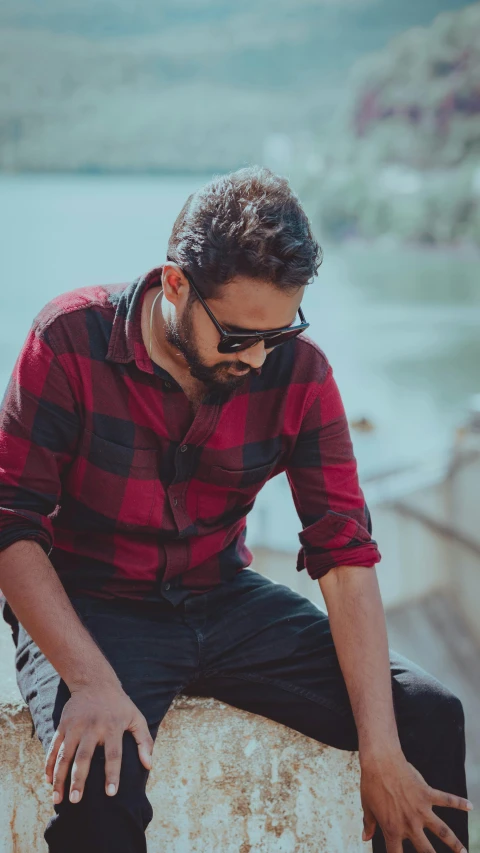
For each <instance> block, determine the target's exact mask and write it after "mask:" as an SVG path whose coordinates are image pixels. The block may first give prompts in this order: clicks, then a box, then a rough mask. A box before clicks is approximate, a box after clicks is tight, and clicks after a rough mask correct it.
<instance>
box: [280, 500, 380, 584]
mask: <svg viewBox="0 0 480 853" xmlns="http://www.w3.org/2000/svg"><path fill="white" fill-rule="evenodd" d="M299 539H300V542H301V543H302V546H303V547H302V548H301V549H300V551H299V553H298V558H297V571H298V572H300V571H302V570H303V569H306V570H307V572H308V574H309V575H310V577H311V578H312V579H313V580H317V579H318V578H320V577H322V576H323V575H325V574H326V573H327V572H328V571H329V570H330V569H333V568H335V566H365V567H366V568H372V567H373V566H375V565H376V564H377V563H379V562H380V560H381V559H382V555H381V554H380V551H379V550H378V546H377V543H376V542H375V540H374V539H372V537H371V535H370V533H369V531H368V529H367V528H366V527H364V526H363V525H362V524H361V523H360V522H359V521H357V520H356V519H355V518H352V517H351V516H346V515H342V514H341V513H334V512H330V511H329V512H327V514H326V515H325V516H323V517H322V518H320V519H319V520H318V521H316V522H315V523H314V524H312V525H310V526H309V527H307V528H305V529H304V530H303V531H302V533H300V534H299Z"/></svg>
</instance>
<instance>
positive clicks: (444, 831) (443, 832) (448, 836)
mask: <svg viewBox="0 0 480 853" xmlns="http://www.w3.org/2000/svg"><path fill="white" fill-rule="evenodd" d="M428 828H429V829H430V830H431V831H432V832H434V833H435V835H438V837H439V838H441V839H442V841H443V842H444V843H445V844H447V846H448V847H451V848H452V850H454V851H455V853H462V851H463V850H464V849H465V848H464V846H463V844H462V842H461V841H459V840H458V838H457V836H456V835H455V833H454V832H452V830H451V829H450V827H449V826H447V824H446V823H444V822H443V820H440V818H439V817H436V816H435V817H433V818H432V820H431V822H430V823H429V824H428Z"/></svg>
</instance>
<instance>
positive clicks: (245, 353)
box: [238, 341, 267, 367]
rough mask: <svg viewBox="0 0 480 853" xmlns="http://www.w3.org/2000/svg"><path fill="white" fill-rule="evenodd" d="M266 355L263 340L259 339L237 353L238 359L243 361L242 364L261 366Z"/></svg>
mask: <svg viewBox="0 0 480 853" xmlns="http://www.w3.org/2000/svg"><path fill="white" fill-rule="evenodd" d="M266 357H267V353H266V352H265V344H264V342H263V341H259V342H258V344H255V345H254V346H253V347H249V348H248V349H244V350H240V352H239V353H238V359H239V361H241V362H243V364H248V365H249V367H261V366H262V364H263V362H264V361H265V359H266Z"/></svg>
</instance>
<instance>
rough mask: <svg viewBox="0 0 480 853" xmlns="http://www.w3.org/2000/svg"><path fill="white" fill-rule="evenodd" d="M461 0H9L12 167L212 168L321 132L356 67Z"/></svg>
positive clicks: (3, 152) (4, 71)
mask: <svg viewBox="0 0 480 853" xmlns="http://www.w3.org/2000/svg"><path fill="white" fill-rule="evenodd" d="M463 5H464V4H463V3H462V2H460V0H422V2H420V3H419V2H418V0H323V1H322V0H317V2H312V0H278V2H277V3H275V4H272V3H270V2H267V0H244V2H243V3H241V4H234V3H230V2H227V0H163V2H162V3H152V2H151V0H137V2H135V3H131V2H130V0H128V2H127V0H83V2H80V0H69V2H68V3H65V2H63V0H43V2H38V0H3V2H2V4H1V5H0V79H1V86H0V169H4V170H10V171H15V170H23V169H35V170H45V169H47V170H57V169H58V170H122V171H137V170H141V171H143V170H150V169H151V170H180V171H187V170H211V169H228V168H231V167H235V166H238V165H241V164H243V163H246V162H252V161H258V160H262V159H263V157H264V151H265V148H264V143H265V139H266V137H268V136H269V135H272V134H286V135H287V136H289V137H290V138H291V139H292V140H293V141H294V142H295V140H296V139H297V138H300V137H302V134H303V135H304V134H305V132H307V133H313V134H315V133H320V131H322V129H323V128H324V127H325V125H326V124H327V123H328V121H329V119H330V116H331V115H332V111H333V110H334V109H335V107H336V106H337V104H338V102H339V101H340V100H341V99H342V98H343V97H344V94H345V84H346V79H347V74H348V70H349V68H350V67H351V65H352V63H353V62H354V61H355V60H357V59H358V58H359V57H360V56H362V55H364V54H365V53H366V52H368V51H372V50H378V49H380V48H382V47H383V46H384V45H385V43H386V42H387V41H388V39H389V38H391V37H392V36H393V35H395V34H396V33H399V32H402V31H403V30H404V29H405V28H407V27H410V26H412V25H416V24H425V23H429V22H430V21H431V20H432V19H433V17H434V16H435V14H436V13H437V12H438V11H439V10H440V9H452V8H453V9H458V8H461V7H462V6H463Z"/></svg>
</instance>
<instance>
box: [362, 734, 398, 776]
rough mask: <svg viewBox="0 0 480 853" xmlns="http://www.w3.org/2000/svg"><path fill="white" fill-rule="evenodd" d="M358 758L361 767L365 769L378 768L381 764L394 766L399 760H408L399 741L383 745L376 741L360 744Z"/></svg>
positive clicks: (395, 740)
mask: <svg viewBox="0 0 480 853" xmlns="http://www.w3.org/2000/svg"><path fill="white" fill-rule="evenodd" d="M358 757H359V761H360V765H361V766H362V767H363V768H365V769H368V767H378V766H379V765H380V764H381V765H385V764H392V763H395V762H398V761H399V760H403V761H404V760H406V759H405V755H404V753H403V750H402V747H401V745H400V741H399V740H398V739H393V740H391V741H388V742H385V741H384V742H383V743H382V742H381V741H376V742H375V743H368V744H359V749H358Z"/></svg>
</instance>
